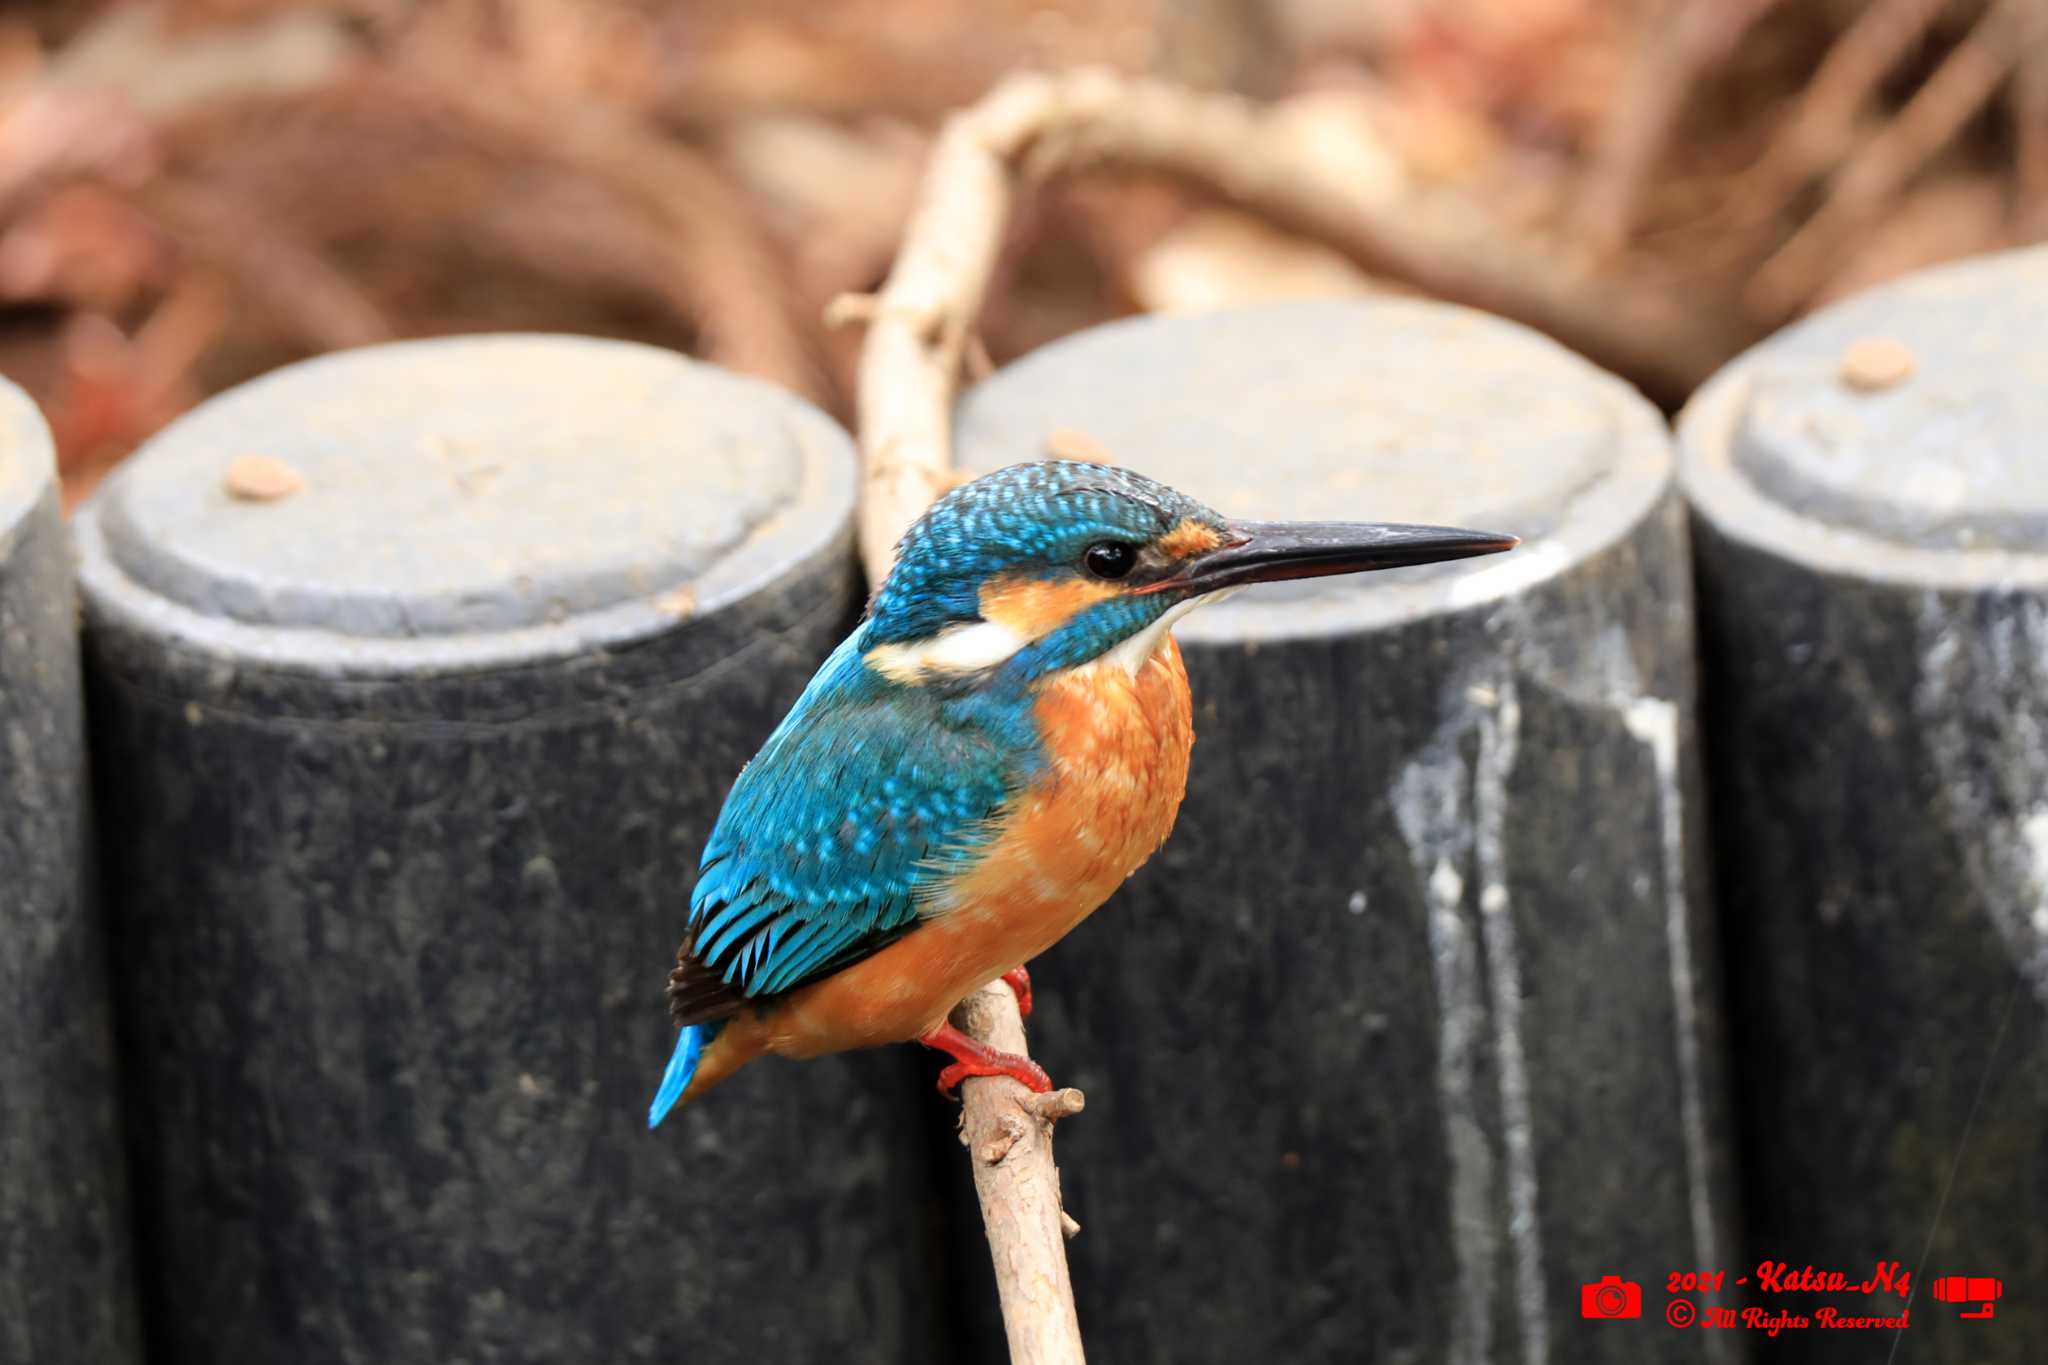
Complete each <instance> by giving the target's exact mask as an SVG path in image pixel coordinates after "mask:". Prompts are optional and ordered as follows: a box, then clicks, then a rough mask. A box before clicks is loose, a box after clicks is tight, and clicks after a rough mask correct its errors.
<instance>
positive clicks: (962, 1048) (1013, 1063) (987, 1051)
mask: <svg viewBox="0 0 2048 1365" xmlns="http://www.w3.org/2000/svg"><path fill="white" fill-rule="evenodd" d="M917 1041H918V1042H920V1043H923V1044H924V1045H925V1046H926V1047H930V1048H937V1049H938V1050H939V1051H940V1052H946V1053H950V1054H952V1057H953V1064H952V1065H951V1066H949V1067H947V1068H946V1069H945V1070H944V1071H941V1072H940V1073H939V1093H940V1094H941V1095H944V1096H945V1097H946V1098H947V1099H949V1100H950V1099H952V1098H953V1087H954V1086H956V1085H958V1084H960V1082H962V1081H964V1080H966V1079H967V1078H968V1077H969V1076H1008V1077H1009V1078H1010V1079H1011V1080H1013V1081H1020V1082H1022V1083H1023V1085H1024V1088H1025V1089H1026V1090H1030V1091H1033V1092H1035V1093H1037V1094H1040V1095H1043V1094H1044V1093H1045V1092H1046V1091H1048V1090H1050V1089H1052V1077H1050V1076H1048V1075H1046V1074H1045V1068H1044V1067H1042V1066H1040V1065H1039V1064H1038V1063H1037V1062H1034V1061H1032V1060H1031V1059H1030V1058H1029V1057H1019V1056H1018V1055H1017V1054H1016V1053H1014V1052H998V1051H996V1050H995V1049H994V1048H992V1047H990V1046H989V1045H988V1044H986V1043H977V1042H976V1041H974V1039H972V1038H969V1037H968V1036H967V1035H966V1034H964V1033H962V1032H961V1031H960V1030H959V1029H956V1028H954V1027H953V1026H952V1025H951V1024H941V1025H939V1026H938V1027H937V1028H935V1029H933V1030H932V1031H931V1032H930V1033H927V1034H925V1035H924V1036H923V1037H921V1038H919V1039H918V1040H917Z"/></svg>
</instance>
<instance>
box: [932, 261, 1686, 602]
mask: <svg viewBox="0 0 2048 1365" xmlns="http://www.w3.org/2000/svg"><path fill="white" fill-rule="evenodd" d="M955 443H956V446H957V448H958V451H959V459H960V462H961V464H962V465H963V466H964V467H965V468H966V469H967V470H969V471H970V472H973V473H982V472H985V471H987V470H990V469H994V468H998V467H1001V466H1003V465H1006V464H1012V463H1016V462H1019V461H1027V460H1042V459H1046V458H1049V457H1053V456H1061V457H1067V458H1095V459H1102V460H1105V461H1107V462H1109V463H1114V464H1120V465H1128V466H1130V467H1131V468H1133V469H1136V470H1138V471H1140V472H1142V473H1145V474H1148V475H1151V476H1152V477H1154V478H1157V479H1161V480H1163V481H1165V482H1167V483H1169V484H1172V485H1174V486H1175V487H1178V488H1180V489H1182V490H1184V491H1185V492H1187V493H1190V494H1192V495H1193V496H1195V497H1197V498H1200V499H1202V500H1203V501H1205V502H1207V503H1209V504H1210V505H1211V506H1213V507H1215V508H1216V509H1217V510H1218V511H1220V512H1222V513H1223V514H1224V515H1225V516H1230V517H1243V518H1247V519H1254V520H1279V519H1299V520H1339V519H1341V520H1355V521H1405V522H1429V523H1436V524H1445V525H1455V526H1465V527H1470V528H1473V529H1476V530H1484V531H1498V532H1506V533H1508V534H1512V535H1518V536H1520V537H1522V539H1523V544H1522V546H1521V547H1520V548H1518V549H1515V550H1513V551H1510V552H1508V553H1506V554H1503V555H1496V556H1490V557H1487V558H1483V559H1477V560H1467V561H1463V562H1460V563H1454V564H1444V565H1437V566H1430V567H1427V568H1421V569H1402V570H1395V571H1389V572H1385V573H1375V574H1367V575H1360V576H1358V577H1355V578H1334V579H1317V580H1308V581H1303V582H1298V583H1289V584H1275V585H1268V586H1262V587H1261V588H1260V589H1258V590H1257V592H1256V593H1252V594H1247V595H1245V596H1242V597H1238V598H1235V599H1233V600H1231V601H1228V602H1225V603H1222V604H1220V605H1218V606H1215V607H1212V608H1210V609H1209V610H1207V611H1204V612H1198V613H1197V614H1196V615H1195V616H1193V617H1191V618H1190V619H1189V620H1188V622H1187V623H1186V624H1185V625H1183V626H1182V627H1181V634H1182V636H1183V637H1184V638H1188V639H1194V640H1203V639H1218V640H1222V639H1245V638H1272V637H1281V636H1291V635H1313V634H1325V633H1334V632H1339V631H1348V630H1356V629H1361V628H1370V627H1372V626H1375V625H1381V624H1391V623H1394V622H1398V621H1402V620H1407V619H1412V618H1415V617H1420V616H1424V615H1428V614H1431V613H1433V612H1437V611H1443V610H1455V609H1458V608H1462V607H1465V606H1472V605H1477V604H1479V603H1482V602H1486V601H1491V600H1494V599H1496V598H1498V597H1501V596H1504V595H1506V594H1508V593H1511V592H1514V591H1517V590H1519V589H1521V588H1525V587H1527V586H1529V585H1531V584H1534V583H1536V582H1540V581H1542V580H1544V579H1546V578H1548V577H1550V576H1552V575H1553V574H1555V573H1557V572H1559V571H1561V570H1562V569H1564V568H1566V567H1568V566H1569V565H1571V564H1573V563H1576V562H1578V561H1579V560H1581V559H1583V558H1584V557H1585V556H1587V555H1588V554H1590V553H1592V552H1594V551H1595V550H1597V549H1599V548H1600V547H1602V546H1604V545H1606V544H1608V543H1610V542H1611V541H1612V540H1613V539H1615V538H1616V537H1618V536H1620V535H1621V534H1624V533H1625V532H1626V531H1627V530H1628V529H1629V528H1630V527H1632V526H1633V525H1634V524H1635V523H1636V521H1637V520H1638V519H1639V518H1640V517H1641V516H1642V515H1643V514H1644V512H1645V510H1646V509H1647V508H1648V507H1649V506H1650V505H1651V504H1652V503H1653V502H1654V501H1655V500H1656V498H1657V497H1658V495H1659V494H1661V493H1662V491H1663V490H1664V488H1665V487H1666V486H1667V484H1668V482H1669V479H1670V466H1671V457H1670V451H1669V444H1668V439H1667V437H1666V434H1665V430H1664V426H1663V422H1662V419H1661V418H1660V417H1659V416H1658V415H1657V413H1656V411H1655V410H1654V409H1653V408H1651V407H1650V406H1649V404H1647V403H1646V402H1644V401H1643V399H1642V398H1641V397H1640V396H1639V395H1637V394H1636V393H1635V392H1634V390H1632V389H1630V388H1629V387H1628V385H1626V384H1625V383H1623V382H1622V381H1621V380H1619V379H1616V378H1614V377H1613V376H1611V375H1609V374H1607V373H1605V372H1604V371H1602V370H1600V369H1598V368H1597V367H1595V366H1593V365H1591V364H1590V363H1588V362H1586V361H1585V360H1583V359H1581V358H1579V357H1578V356H1576V355H1573V354H1572V353H1571V352H1569V351H1567V350H1565V349H1564V348H1563V347H1560V346H1558V345H1556V344H1555V343H1553V342H1551V341H1550V340H1548V339H1547V338H1545V337H1542V336H1540V335H1538V334H1537V333H1535V332H1532V331H1530V330H1528V329H1527V328H1524V327H1520V326H1518V325H1516V324H1513V323H1510V322H1505V321H1503V320H1501V319H1499V318H1496V317H1492V316H1489V315H1487V314H1484V313H1478V312H1474V311H1472V310H1469V309H1464V308H1457V307H1452V306H1450V305H1447V304H1439V303H1430V302H1422V301H1416V300H1407V299H1375V300H1349V299H1347V300H1327V301H1322V300H1318V301H1313V302H1294V303H1282V304H1273V305H1264V306H1259V307H1252V308H1242V309H1230V310H1226V311H1220V312H1215V313H1206V314H1201V315H1197V316H1158V317H1142V318H1134V319H1129V320H1126V321H1122V322H1117V323H1111V324H1109V325H1107V326H1103V327H1097V328H1094V329H1091V330H1090V331H1087V332H1083V333H1081V334H1079V335H1077V336H1074V337H1071V338H1068V339H1066V340H1063V341H1060V342H1057V343H1055V344H1053V345H1051V346H1047V347H1045V348H1044V349H1042V350H1040V351H1037V352H1034V353H1033V354H1031V355H1029V356H1026V357H1024V358H1023V359H1022V360H1020V361H1018V362H1017V363H1015V364H1013V365H1011V366H1009V367H1007V368H1005V369H1004V370H1003V371H1001V372H1000V373H998V374H997V375H995V376H994V377H993V378H991V379H989V380H987V381H986V382H984V383H982V384H980V385H978V386H976V387H975V388H974V389H972V390H970V391H969V392H968V393H967V394H966V395H965V397H964V398H963V399H962V401H961V404H960V407H959V411H958V413H957V428H956V437H955Z"/></svg>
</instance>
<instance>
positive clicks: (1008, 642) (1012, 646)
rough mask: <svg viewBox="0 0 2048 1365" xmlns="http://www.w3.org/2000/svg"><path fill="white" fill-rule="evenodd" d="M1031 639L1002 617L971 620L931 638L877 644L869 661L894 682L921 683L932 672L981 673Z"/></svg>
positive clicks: (952, 673)
mask: <svg viewBox="0 0 2048 1365" xmlns="http://www.w3.org/2000/svg"><path fill="white" fill-rule="evenodd" d="M1030 643H1031V642H1030V641H1029V640H1026V639H1025V638H1024V637H1023V636H1021V635H1019V634H1018V633H1017V632H1016V631H1014V630H1011V629H1010V628H1009V627H1008V626H1006V625H1004V624H1002V623H1001V622H1000V621H971V622H968V623H967V624H965V625H958V626H948V627H947V628H946V629H944V630H942V631H940V632H939V633H938V634H937V635H934V636H933V637H932V638H931V639H929V640H920V641H917V642H916V643H913V644H902V645H876V646H875V647H874V648H873V649H871V650H869V651H868V652H867V661H868V666H869V667H870V668H872V669H874V670H875V671H876V672H877V673H880V674H881V675H882V676H883V677H885V678H887V679H889V680H890V681H891V682H899V683H917V682H920V681H922V680H923V679H924V678H925V677H927V676H928V675H932V674H938V675H941V676H946V675H954V674H960V673H978V672H980V671H981V670H982V669H984V668H994V667H995V666H996V665H997V664H999V663H1002V662H1003V661H1004V660H1006V659H1008V658H1009V657H1010V656H1011V655H1012V654H1015V653H1016V652H1017V651H1018V650H1020V649H1022V648H1024V646H1025V645H1027V644H1030Z"/></svg>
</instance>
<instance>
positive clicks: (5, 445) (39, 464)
mask: <svg viewBox="0 0 2048 1365" xmlns="http://www.w3.org/2000/svg"><path fill="white" fill-rule="evenodd" d="M56 474H57V455H56V450H55V448H54V447H53V446H52V445H51V443H50V427H49V424H48V423H47V422H45V421H44V420H43V414H42V413H41V412H40V411H38V410H37V408H36V405H35V403H34V402H33V401H31V400H30V398H29V396H28V395H27V394H26V393H23V392H22V391H21V390H20V389H19V388H17V387H16V386H15V385H13V384H11V383H9V382H8V381H7V380H5V379H0V547H4V546H5V544H6V537H7V536H8V535H9V533H11V532H12V531H13V530H14V529H15V527H16V526H18V525H20V523H21V520H22V518H23V517H25V516H27V515H28V513H29V511H30V509H31V508H33V507H34V506H35V505H36V503H37V502H38V501H39V500H40V499H41V498H42V496H43V490H44V489H45V488H47V487H48V486H49V483H50V481H51V480H52V479H53V478H55V477H56Z"/></svg>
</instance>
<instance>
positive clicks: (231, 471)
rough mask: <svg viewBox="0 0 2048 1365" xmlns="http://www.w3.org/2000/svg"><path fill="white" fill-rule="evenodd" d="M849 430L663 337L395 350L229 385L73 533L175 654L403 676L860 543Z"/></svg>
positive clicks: (683, 613)
mask: <svg viewBox="0 0 2048 1365" xmlns="http://www.w3.org/2000/svg"><path fill="white" fill-rule="evenodd" d="M853 496H854V457H853V448H852V443H851V441H850V440H849V439H848V437H847V436H846V434H845V433H844V432H843V431H842V430H841V429H840V428H839V427H838V426H837V425H835V424H834V423H833V422H832V421H831V420H830V419H829V418H827V417H825V416H824V414H822V413H820V412H818V411H817V410H815V409H813V408H812V407H810V406H809V405H808V404H806V403H804V402H803V401H802V400H800V399H798V398H796V397H795V396H794V395H791V394H788V393H785V392H783V391H781V390H779V389H776V388H773V387H771V386H769V385H767V384H764V383H760V382H757V381H755V380H751V379H746V378H743V377H741V376H737V375H733V374H729V373H727V372H724V371H721V370H718V369H715V368H713V367H711V366H707V365H701V364H698V363H696V362H694V361H692V360H689V359H687V358H686V357H683V356H680V355H676V354H674V353H672V352H668V351H664V350H660V349H658V348H655V347H651V346H643V345H638V344H635V343H630V342H622V341H608V340H599V339H595V338H589V337H574V336H541V335H505V336H473V337H452V338H444V339H437V340H430V341H409V342H399V343H394V344H391V345H383V346H373V347H368V348H365V349H362V350H358V351H347V352H341V353H338V354H334V355H328V356H323V357H320V358H318V359H315V360H310V361H306V362H304V363H301V364H298V365H293V366H289V367H287V368H285V369H283V370H279V371H277V372H275V373H273V374H270V375H267V376H265V377H263V378H261V379H258V380H255V381H253V382H251V383H248V384H245V385H243V386H241V387H240V388H237V389H234V390H232V391H230V392H228V393H224V394H221V395H218V396H217V397H215V398H213V399H210V400H209V401H207V402H206V403H203V404H201V405H200V406H199V407H198V408H196V409H194V410H193V411H192V412H190V413H187V414H186V415H185V416H184V417H182V418H180V419H179V420H178V421H176V422H174V423H172V424H171V425H170V426H169V427H167V428H165V429H164V430H163V431H162V432H160V433H159V434H158V435H157V436H156V437H155V438H153V439H152V440H151V441H150V442H149V443H148V444H147V445H146V446H144V447H143V449H142V450H140V451H139V452H137V453H136V455H135V456H134V457H132V458H131V459H130V460H129V461H128V462H127V463H126V464H125V465H124V466H123V467H122V468H121V469H120V471H119V472H117V473H116V474H115V475H114V476H113V477H112V478H111V479H109V480H108V482H107V483H106V485H105V486H104V487H103V488H102V489H101V490H100V492H99V493H98V494H97V495H96V496H95V497H93V498H92V499H91V500H90V501H89V502H88V503H87V505H86V506H85V507H83V508H82V509H81V510H80V512H79V514H78V517H77V519H76V533H77V538H78V545H79V553H80V561H81V564H80V584H81V588H82V590H83V592H84V595H85V598H86V602H87V604H88V609H89V610H90V611H92V612H94V613H95V614H99V615H102V616H110V617H115V618H121V619H124V620H125V621H126V622H127V623H128V624H130V625H133V626H135V627H137V628H139V629H142V630H144V631H147V632H149V633H152V634H156V635H161V636H167V637H170V638H171V639H172V640H173V641H174V642H176V643H177V644H179V645H182V646H185V647H188V648H191V649H195V650H197V651H200V652H202V653H212V654H219V655H224V656H227V657H231V658H235V659H238V660H241V661H245V662H257V661H260V662H261V663H263V664H265V665H266V666H271V667H276V668H280V669H285V670H305V671H310V672H316V673H330V672H342V673H367V674H404V673H408V672H412V671H416V670H428V671H433V670H441V669H446V668H449V667H466V666H487V665H492V664H501V663H506V662H518V661H527V660H534V659H541V658H549V657H554V656H558V655H562V654H568V653H574V652H577V651H581V650H585V649H590V648H594V647H606V646H617V645H620V644H624V643H628V642H631V641H633V640H637V639H641V638H644V637H647V636H650V635H654V634H658V633H661V632H665V631H671V630H674V629H676V628H677V626H678V624H679V623H680V622H682V621H684V620H688V619H692V618H695V617H699V616H702V615H705V614H708V613H711V612H714V611H717V610H718V609H719V608H721V607H723V606H726V605H728V604H730V603H732V602H734V601H737V600H739V599H741V598H743V597H745V596H746V595H747V594H749V593H750V592H752V591H754V590H755V589H756V588H758V587H759V586H761V585H764V584H766V583H771V582H774V581H775V580H776V579H777V578H779V577H780V576H782V575H783V574H785V573H787V572H788V571H789V569H790V568H791V567H792V566H794V565H796V564H798V563H801V562H804V561H806V560H808V559H809V558H810V557H812V556H814V555H816V554H817V553H819V552H820V551H821V550H822V549H823V548H824V547H826V546H828V545H829V544H830V543H831V542H832V541H833V540H834V538H835V537H838V536H841V535H843V534H844V533H845V529H846V526H847V524H848V520H849V518H850V516H851V514H852V508H853Z"/></svg>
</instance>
